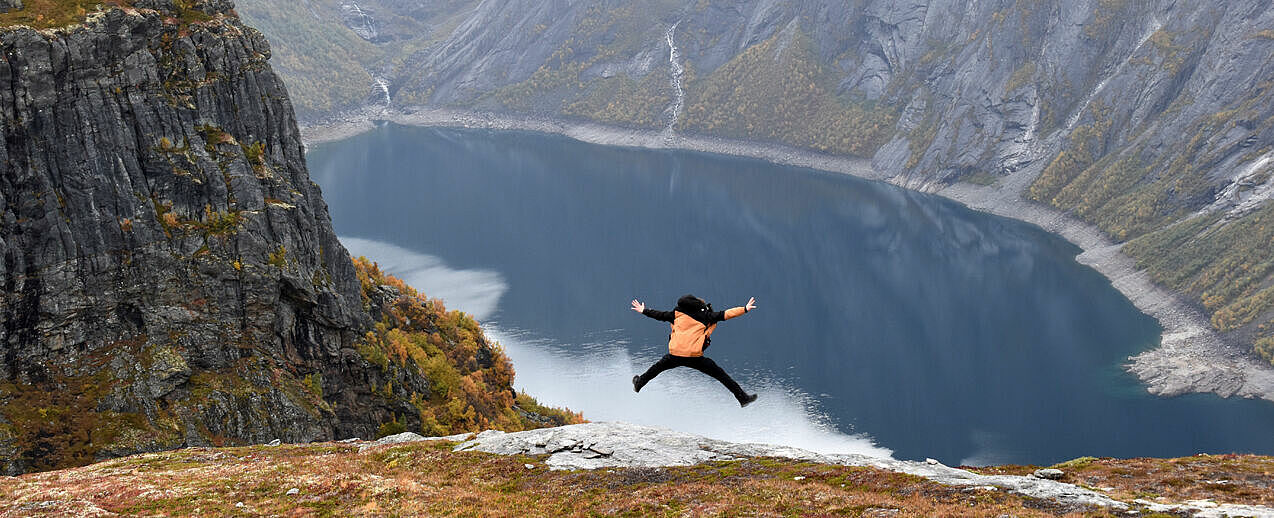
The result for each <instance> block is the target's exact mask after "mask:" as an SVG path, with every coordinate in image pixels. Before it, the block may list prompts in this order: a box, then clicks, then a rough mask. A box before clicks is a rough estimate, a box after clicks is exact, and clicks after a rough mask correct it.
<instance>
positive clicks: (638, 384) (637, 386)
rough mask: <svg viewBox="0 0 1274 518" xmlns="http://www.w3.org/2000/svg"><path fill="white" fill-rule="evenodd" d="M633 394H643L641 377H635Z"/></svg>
mask: <svg viewBox="0 0 1274 518" xmlns="http://www.w3.org/2000/svg"><path fill="white" fill-rule="evenodd" d="M633 392H641V375H637V376H633Z"/></svg>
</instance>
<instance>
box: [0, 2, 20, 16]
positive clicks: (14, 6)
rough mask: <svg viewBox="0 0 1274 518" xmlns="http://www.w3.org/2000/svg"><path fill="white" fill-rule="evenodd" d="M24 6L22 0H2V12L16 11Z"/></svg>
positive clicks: (0, 10)
mask: <svg viewBox="0 0 1274 518" xmlns="http://www.w3.org/2000/svg"><path fill="white" fill-rule="evenodd" d="M21 8H22V0H0V13H7V12H9V11H16V10H18V9H21Z"/></svg>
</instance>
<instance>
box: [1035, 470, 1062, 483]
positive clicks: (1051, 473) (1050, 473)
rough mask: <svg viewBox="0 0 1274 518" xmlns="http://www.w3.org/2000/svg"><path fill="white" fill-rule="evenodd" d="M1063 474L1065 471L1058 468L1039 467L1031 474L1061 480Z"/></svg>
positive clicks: (1036, 476) (1046, 478)
mask: <svg viewBox="0 0 1274 518" xmlns="http://www.w3.org/2000/svg"><path fill="white" fill-rule="evenodd" d="M1063 475H1065V473H1063V472H1062V470H1060V469H1056V468H1044V469H1037V470H1035V473H1032V474H1031V476H1034V477H1035V478H1042V479H1045V480H1061V479H1062V476H1063Z"/></svg>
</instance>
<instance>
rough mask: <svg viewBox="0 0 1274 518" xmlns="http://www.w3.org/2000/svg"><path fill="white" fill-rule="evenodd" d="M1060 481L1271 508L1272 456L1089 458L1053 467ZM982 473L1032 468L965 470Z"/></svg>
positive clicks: (1120, 494)
mask: <svg viewBox="0 0 1274 518" xmlns="http://www.w3.org/2000/svg"><path fill="white" fill-rule="evenodd" d="M1054 467H1056V468H1058V469H1061V470H1062V471H1063V472H1064V473H1065V475H1063V476H1062V479H1061V481H1062V482H1068V483H1071V484H1078V485H1081V486H1084V487H1089V488H1093V489H1097V490H1099V491H1104V492H1105V493H1106V494H1108V495H1110V496H1111V497H1112V498H1116V499H1120V500H1129V501H1130V500H1133V499H1146V500H1151V501H1157V502H1164V503H1166V502H1183V501H1189V500H1212V501H1214V502H1224V503H1230V504H1248V505H1263V506H1274V457H1266V456H1259V455H1234V454H1229V455H1204V454H1200V455H1196V456H1194V457H1182V458H1177V459H1151V458H1137V459H1111V458H1103V459H1094V458H1092V457H1083V458H1079V459H1075V460H1071V461H1067V462H1063V463H1061V464H1058V465H1056V466H1054ZM967 469H969V470H971V471H976V472H978V473H982V474H986V475H1027V474H1030V473H1032V472H1033V471H1035V470H1036V469H1038V467H1037V466H992V467H986V468H967Z"/></svg>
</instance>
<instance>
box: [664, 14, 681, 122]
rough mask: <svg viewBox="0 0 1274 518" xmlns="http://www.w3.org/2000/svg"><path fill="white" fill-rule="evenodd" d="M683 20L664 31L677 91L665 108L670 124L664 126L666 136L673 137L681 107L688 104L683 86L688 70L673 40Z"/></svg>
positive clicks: (673, 80)
mask: <svg viewBox="0 0 1274 518" xmlns="http://www.w3.org/2000/svg"><path fill="white" fill-rule="evenodd" d="M678 25H681V22H677V23H674V24H672V27H669V28H668V32H666V33H664V39H665V40H667V42H668V69H669V72H670V74H671V79H670V82H671V84H672V89H673V90H674V91H676V94H675V95H676V97H675V98H674V99H673V101H672V105H671V106H669V107H668V109H667V110H664V113H666V114H668V126H667V127H666V128H664V135H665V137H666V138H672V132H673V129H672V128H673V126H675V125H676V124H677V119H678V118H680V117H681V109H682V108H683V107H685V104H686V92H685V90H682V88H681V76H682V74H684V73H685V72H686V68H685V67H683V66H682V65H681V53H680V52H678V51H677V44H676V42H675V41H673V36H674V35H675V34H676V33H677V26H678Z"/></svg>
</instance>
